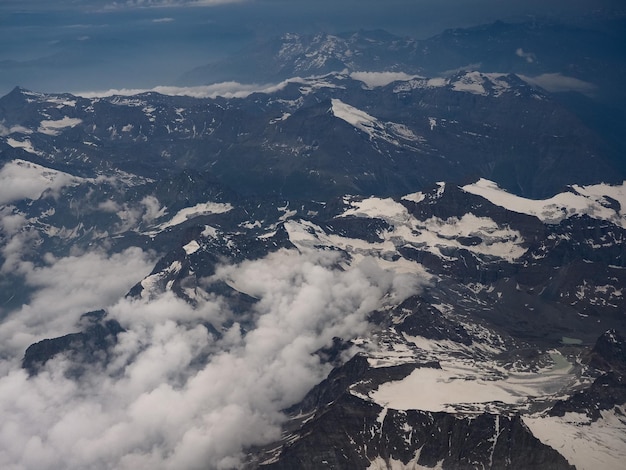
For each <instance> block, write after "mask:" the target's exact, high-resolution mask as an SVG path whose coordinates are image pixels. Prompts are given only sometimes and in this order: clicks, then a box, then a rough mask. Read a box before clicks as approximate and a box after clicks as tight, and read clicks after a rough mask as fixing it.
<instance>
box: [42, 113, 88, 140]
mask: <svg viewBox="0 0 626 470" xmlns="http://www.w3.org/2000/svg"><path fill="white" fill-rule="evenodd" d="M82 122H83V120H82V119H78V118H71V117H67V116H65V117H64V118H63V119H58V120H56V121H41V123H40V124H39V129H37V132H40V133H42V134H46V135H52V136H56V135H59V134H60V133H61V129H66V128H68V127H76V126H77V125H79V124H80V123H82Z"/></svg>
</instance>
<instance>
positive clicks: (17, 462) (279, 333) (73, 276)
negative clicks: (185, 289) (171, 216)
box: [0, 250, 419, 470]
mask: <svg viewBox="0 0 626 470" xmlns="http://www.w3.org/2000/svg"><path fill="white" fill-rule="evenodd" d="M85 256H87V255H85ZM124 256H125V257H126V258H129V257H130V258H132V257H133V256H135V257H136V258H137V262H138V263H139V264H141V260H142V259H143V258H142V256H141V255H140V253H132V252H130V253H125V254H124ZM50 261H51V262H50V266H49V267H47V268H46V269H44V270H41V271H36V270H33V271H32V272H31V273H30V276H31V277H30V278H29V279H31V281H30V282H33V283H37V282H39V283H41V284H42V285H44V287H43V288H42V289H41V290H40V291H39V292H38V293H37V295H36V296H35V297H34V299H33V302H32V303H31V305H29V306H28V307H24V309H23V310H22V311H21V312H19V313H17V312H16V313H15V314H14V322H13V323H11V322H9V323H4V324H2V325H0V337H1V338H3V340H5V339H7V338H9V337H11V335H13V334H15V333H16V331H17V328H16V324H17V323H16V322H19V323H21V325H20V327H24V328H26V330H27V331H28V330H30V331H32V330H33V329H35V328H37V326H36V325H39V327H40V328H42V329H43V327H44V326H45V328H48V327H49V326H50V325H49V322H48V321H47V320H46V319H45V318H42V317H41V316H35V315H33V314H29V313H28V312H29V310H33V311H34V310H38V309H37V308H36V307H37V306H39V309H40V311H44V310H45V308H44V307H45V304H44V301H46V299H48V301H47V302H46V304H50V303H52V302H51V301H50V296H51V295H52V293H51V290H52V289H60V290H61V292H59V296H61V295H63V296H64V297H67V298H68V299H76V305H75V306H72V305H63V306H59V308H58V309H57V310H56V311H54V312H52V311H51V312H48V314H49V315H50V316H58V315H60V316H63V314H61V313H60V312H59V310H61V311H66V310H72V309H73V308H74V307H76V308H83V307H86V306H87V305H86V303H84V302H83V301H82V300H81V297H82V296H83V295H85V293H86V292H91V291H93V289H94V288H98V286H97V285H95V284H92V283H90V282H87V283H82V281H80V280H79V277H80V276H79V272H83V271H84V269H85V267H86V266H87V265H89V266H91V267H92V269H94V267H96V268H95V269H97V266H98V265H101V266H102V267H103V270H104V271H107V270H109V271H110V272H113V271H114V270H115V269H112V268H111V267H112V266H114V265H116V263H117V262H118V261H117V260H116V259H113V258H112V259H106V258H101V259H100V260H97V259H89V260H88V259H87V258H84V259H83V258H81V259H79V258H76V259H63V260H50ZM339 262H340V258H339V255H338V254H336V253H334V252H308V253H306V252H305V253H300V252H297V251H295V250H282V251H279V252H276V253H273V254H270V255H269V256H267V257H266V258H265V259H261V260H256V261H246V262H244V263H242V264H239V265H234V266H222V267H221V268H219V269H218V270H217V273H216V274H215V275H214V276H213V277H212V278H211V279H207V280H205V283H206V285H210V284H211V283H214V282H226V283H227V284H229V285H231V286H234V287H235V288H236V289H238V290H240V291H242V292H245V293H246V294H248V295H250V296H252V297H254V298H256V299H258V301H257V302H256V303H255V304H254V306H253V307H252V308H251V309H250V311H248V312H238V313H234V312H231V311H230V310H229V308H228V304H227V302H225V301H224V299H223V298H221V297H219V296H213V297H211V300H210V301H207V302H205V303H203V304H201V305H200V306H199V307H197V308H192V307H191V306H189V305H188V304H186V303H184V302H183V301H181V300H180V299H178V298H176V297H175V296H174V295H172V294H171V293H165V294H163V295H161V296H160V297H158V298H157V299H154V300H151V301H146V300H131V299H125V298H123V299H121V300H117V301H113V302H112V305H110V306H109V308H108V311H109V313H110V315H111V316H112V317H114V318H116V319H118V320H119V321H120V322H121V323H122V325H123V326H124V327H125V328H127V330H128V331H127V332H126V333H122V334H121V335H120V336H119V342H118V344H117V346H116V347H115V349H114V351H113V356H112V357H113V359H112V361H111V362H110V363H109V364H108V365H107V366H106V370H103V371H100V372H99V373H97V374H96V373H91V374H87V375H86V376H85V377H83V378H82V379H81V381H80V383H77V382H73V381H71V380H69V379H67V378H65V376H64V371H65V370H66V368H67V367H68V364H67V362H66V360H64V359H63V358H62V357H59V358H56V359H55V360H52V361H49V362H48V363H47V364H46V368H45V370H44V371H43V372H42V373H40V374H39V375H38V376H36V377H33V378H31V379H28V378H27V377H26V374H25V373H24V371H22V370H19V369H17V368H16V367H14V366H13V367H8V366H7V362H11V361H4V364H3V370H4V371H5V372H4V375H3V376H2V378H0V413H1V414H2V416H3V419H2V422H0V467H1V468H3V469H14V470H17V469H34V468H37V469H53V468H54V469H57V468H64V469H70V470H71V469H83V468H93V469H108V468H111V469H113V468H114V469H136V468H155V469H181V468H184V469H195V468H215V469H222V468H237V467H239V466H240V465H241V462H242V458H243V451H244V450H245V448H246V447H248V446H250V445H255V444H263V443H267V442H271V441H272V440H275V439H277V438H278V437H279V436H280V424H281V422H282V421H283V420H284V416H283V415H282V413H281V411H280V410H281V409H284V408H285V407H287V406H289V405H290V404H292V403H294V402H297V401H298V400H299V399H301V398H302V397H303V395H304V394H305V393H306V392H307V391H308V390H309V389H310V388H311V387H312V386H313V385H314V384H315V383H317V382H319V381H320V380H322V379H323V378H324V377H325V375H326V374H327V373H328V371H329V370H328V366H327V365H323V364H321V363H320V361H319V359H318V358H317V356H316V355H315V354H314V353H315V351H317V350H319V349H320V348H322V347H324V346H327V345H330V344H331V342H332V339H333V337H343V338H351V337H354V336H356V335H363V334H366V333H367V330H368V323H367V319H366V317H367V314H368V313H369V312H371V311H372V310H374V309H376V308H378V307H380V306H381V305H382V304H383V303H384V299H386V298H388V297H389V295H393V294H394V293H396V294H397V295H400V294H398V292H399V291H401V292H402V294H401V295H403V296H404V295H408V294H409V293H411V292H415V291H416V290H417V289H418V284H419V279H416V278H414V277H412V276H410V275H395V274H393V273H391V272H387V271H383V270H382V269H380V268H379V267H378V266H377V265H376V263H375V262H374V261H372V260H368V259H367V258H366V259H364V260H363V261H362V262H360V263H359V264H358V265H356V266H353V267H351V268H348V269H340V268H338V265H339ZM53 277H54V278H59V279H64V280H65V283H66V285H65V286H64V285H63V284H62V283H61V282H59V283H57V284H55V285H53V284H54V283H53V282H52V278H53ZM96 284H97V283H96ZM407 288H408V289H407ZM113 290H114V289H113ZM110 294H112V290H111V291H109V290H107V289H104V290H103V292H102V294H101V295H98V296H97V297H98V298H99V299H100V300H101V301H103V302H105V301H106V300H107V299H110ZM395 300H397V299H395ZM68 302H69V303H71V300H69V301H68ZM103 305H106V304H103ZM22 317H24V318H30V319H31V320H30V321H28V322H27V321H25V320H21V319H20V320H18V318H22ZM203 323H204V324H207V323H210V324H212V325H213V326H215V327H217V328H218V329H221V330H222V334H221V335H220V336H217V335H214V334H210V333H209V332H208V330H207V328H205V326H203V325H202V324H203ZM53 329H54V328H53ZM8 352H9V351H5V354H4V355H5V356H6V355H7V354H6V353H8ZM11 363H12V364H13V365H14V364H15V363H14V361H13V362H11Z"/></svg>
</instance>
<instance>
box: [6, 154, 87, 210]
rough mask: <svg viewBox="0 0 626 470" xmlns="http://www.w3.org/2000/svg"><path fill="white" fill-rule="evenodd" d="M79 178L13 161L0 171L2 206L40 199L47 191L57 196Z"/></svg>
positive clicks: (39, 166) (21, 161)
mask: <svg viewBox="0 0 626 470" xmlns="http://www.w3.org/2000/svg"><path fill="white" fill-rule="evenodd" d="M78 181H79V179H78V178H76V177H74V176H72V175H70V174H68V173H63V172H62V171H57V170H52V169H50V168H46V167H43V166H41V165H37V164H35V163H31V162H27V161H24V160H12V161H10V162H8V163H6V164H5V165H4V166H3V167H2V169H0V205H3V204H7V203H9V202H13V201H17V200H19V199H38V198H39V197H40V196H41V195H42V193H43V192H44V191H46V190H49V191H52V194H57V193H58V191H59V190H60V189H61V188H63V187H64V186H70V185H73V184H76V183H77V182H78Z"/></svg>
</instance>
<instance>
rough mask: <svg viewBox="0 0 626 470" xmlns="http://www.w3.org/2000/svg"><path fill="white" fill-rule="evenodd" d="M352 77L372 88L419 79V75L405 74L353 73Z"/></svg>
mask: <svg viewBox="0 0 626 470" xmlns="http://www.w3.org/2000/svg"><path fill="white" fill-rule="evenodd" d="M350 77H351V78H353V79H354V80H359V81H361V82H363V83H365V84H366V85H367V86H368V87H371V88H375V87H379V86H385V85H389V84H390V83H393V82H396V81H406V80H411V79H412V78H418V76H417V75H409V74H406V73H404V72H352V73H351V74H350Z"/></svg>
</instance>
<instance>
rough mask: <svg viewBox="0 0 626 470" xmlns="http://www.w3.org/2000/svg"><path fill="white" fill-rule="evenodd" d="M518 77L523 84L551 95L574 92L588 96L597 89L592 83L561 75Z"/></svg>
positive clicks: (546, 74) (548, 74)
mask: <svg viewBox="0 0 626 470" xmlns="http://www.w3.org/2000/svg"><path fill="white" fill-rule="evenodd" d="M519 77H520V78H521V79H522V80H524V81H525V82H527V83H530V84H531V85H537V86H540V87H541V88H543V89H544V90H546V91H549V92H551V93H560V92H566V91H575V92H578V93H583V94H585V95H588V94H592V93H593V92H594V91H595V90H596V88H597V87H596V86H595V85H594V84H593V83H590V82H586V81H584V80H580V79H578V78H575V77H568V76H566V75H562V74H561V73H544V74H542V75H537V76H535V77H529V76H526V75H520V76H519Z"/></svg>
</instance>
